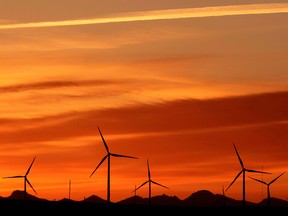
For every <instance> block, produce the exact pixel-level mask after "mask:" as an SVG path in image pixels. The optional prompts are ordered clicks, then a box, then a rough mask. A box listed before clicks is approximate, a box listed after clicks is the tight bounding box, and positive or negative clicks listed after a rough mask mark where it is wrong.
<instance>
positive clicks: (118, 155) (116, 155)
mask: <svg viewBox="0 0 288 216" xmlns="http://www.w3.org/2000/svg"><path fill="white" fill-rule="evenodd" d="M110 155H111V156H114V157H126V158H134V159H138V158H137V157H133V156H127V155H120V154H112V153H110Z"/></svg>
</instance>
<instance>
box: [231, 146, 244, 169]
mask: <svg viewBox="0 0 288 216" xmlns="http://www.w3.org/2000/svg"><path fill="white" fill-rule="evenodd" d="M233 146H234V149H235V151H236V154H237V157H238V160H239V162H240V164H241V167H242V168H244V164H243V161H242V160H241V158H240V155H239V153H238V151H237V148H236V146H235V144H234V143H233Z"/></svg>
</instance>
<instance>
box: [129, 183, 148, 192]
mask: <svg viewBox="0 0 288 216" xmlns="http://www.w3.org/2000/svg"><path fill="white" fill-rule="evenodd" d="M148 182H149V181H145V182H144V183H142V184H141V185H140V186H139V187H137V188H136V189H135V190H134V191H133V192H135V191H136V190H138V189H139V188H141V187H142V186H143V185H145V184H147V183H148Z"/></svg>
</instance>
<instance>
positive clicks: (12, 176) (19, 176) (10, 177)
mask: <svg viewBox="0 0 288 216" xmlns="http://www.w3.org/2000/svg"><path fill="white" fill-rule="evenodd" d="M24 177H25V176H6V177H2V178H3V179H4V178H24Z"/></svg>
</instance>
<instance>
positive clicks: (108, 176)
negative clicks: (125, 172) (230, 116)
mask: <svg viewBox="0 0 288 216" xmlns="http://www.w3.org/2000/svg"><path fill="white" fill-rule="evenodd" d="M98 130H99V133H100V136H101V138H102V141H103V143H104V146H105V148H106V151H107V155H106V156H104V157H103V158H102V160H101V161H100V163H99V164H98V166H97V167H96V168H95V169H94V171H93V172H92V173H91V175H90V177H91V176H92V175H93V174H94V172H95V171H96V170H97V169H98V167H99V166H100V165H101V164H102V163H103V162H104V161H105V160H106V159H107V160H108V173H107V202H108V204H109V203H110V157H111V156H113V157H125V158H134V159H138V158H137V157H133V156H126V155H120V154H114V153H111V152H110V151H109V148H108V145H107V144H106V141H105V139H104V137H103V135H102V133H101V130H100V128H99V127H98Z"/></svg>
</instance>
